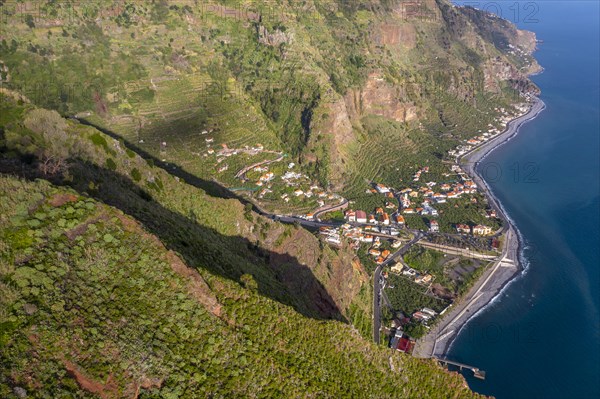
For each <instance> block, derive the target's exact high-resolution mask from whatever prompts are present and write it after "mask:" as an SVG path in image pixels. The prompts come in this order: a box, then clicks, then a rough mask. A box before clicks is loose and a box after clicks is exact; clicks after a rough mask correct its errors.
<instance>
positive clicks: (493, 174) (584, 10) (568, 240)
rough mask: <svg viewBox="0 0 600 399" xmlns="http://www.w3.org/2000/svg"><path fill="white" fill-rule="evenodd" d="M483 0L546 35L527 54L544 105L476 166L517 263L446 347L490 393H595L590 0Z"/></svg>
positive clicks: (598, 378) (597, 33) (597, 284)
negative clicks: (513, 236) (482, 374)
mask: <svg viewBox="0 0 600 399" xmlns="http://www.w3.org/2000/svg"><path fill="white" fill-rule="evenodd" d="M463 3H464V2H463ZM470 3H471V4H473V5H475V4H474V3H476V2H470ZM486 5H487V7H488V10H489V11H493V12H497V10H500V12H502V14H503V16H504V17H506V18H507V19H509V20H512V21H513V22H515V23H517V25H518V26H519V27H520V28H522V29H528V30H532V31H535V32H536V33H537V36H538V39H541V40H543V43H541V44H540V46H539V50H538V52H537V53H536V58H537V59H538V61H539V63H540V64H541V65H542V66H543V67H544V68H545V71H544V73H543V74H540V75H538V76H535V77H534V78H533V80H534V81H535V82H536V83H537V84H538V85H539V86H540V88H541V89H542V95H541V98H542V100H543V101H544V102H545V103H546V106H547V108H546V110H545V111H543V112H542V114H540V116H538V118H536V119H535V120H533V121H531V122H529V123H527V124H526V125H524V126H523V127H522V128H521V130H520V132H519V134H518V135H517V136H516V137H514V138H513V139H511V140H510V141H508V142H507V143H506V144H505V145H503V146H501V147H500V148H498V149H497V150H496V151H494V152H493V153H491V154H490V155H489V156H488V157H487V158H485V159H484V160H483V161H482V163H481V165H480V170H481V171H482V172H483V173H484V177H485V176H487V178H486V180H487V181H488V183H489V185H490V187H491V188H492V190H493V192H494V193H495V194H496V196H497V197H498V198H499V199H500V201H501V202H502V204H503V205H504V207H505V209H506V210H507V212H508V214H509V216H510V217H511V219H513V221H514V222H515V225H516V226H517V228H518V230H519V231H520V232H521V234H522V236H523V238H524V240H525V243H526V247H525V249H524V251H523V254H522V255H523V260H524V262H525V265H526V270H525V272H524V273H523V274H522V275H521V276H519V277H518V278H517V279H515V280H513V282H512V283H511V284H510V285H508V286H507V287H506V288H505V290H504V291H503V293H502V294H501V295H500V296H499V297H497V298H496V300H495V301H494V302H493V303H492V304H490V305H488V307H487V308H485V309H484V310H482V311H481V312H480V313H479V314H478V315H477V316H476V317H474V318H473V319H472V320H471V321H470V322H469V323H468V324H467V325H466V326H465V328H464V329H463V331H462V332H461V334H460V335H459V336H458V337H457V339H456V341H455V342H454V344H453V345H452V347H451V348H450V352H449V354H448V357H449V358H450V359H454V360H458V361H462V362H464V363H467V364H471V365H474V366H476V367H479V368H481V369H483V370H485V371H486V372H487V377H486V380H485V381H480V380H477V379H475V378H473V376H472V374H470V373H469V372H465V373H464V375H465V377H466V378H467V382H468V383H469V385H470V387H471V388H472V389H473V390H475V391H476V392H480V393H483V394H487V395H493V396H495V397H497V398H510V399H513V398H544V399H545V398H598V397H600V366H599V364H600V314H599V308H600V231H599V230H600V212H599V210H600V194H599V191H600V185H599V174H600V161H599V158H600V155H599V154H600V141H599V136H600V123H599V118H600V116H599V98H600V91H599V75H600V64H599V51H600V50H599V49H600V42H599V37H600V30H599V22H598V21H599V15H600V10H599V3H598V1H596V0H594V1H534V2H514V1H510V2H502V1H501V2H494V3H490V2H487V3H486V2H485V1H484V2H480V3H479V6H480V8H481V7H485V6H486ZM511 7H512V8H511ZM516 8H518V9H519V11H520V12H519V13H518V14H517V13H516V12H515V9H516ZM532 13H533V15H531V14H532ZM535 20H537V22H536V21H535ZM498 171H501V176H500V173H498Z"/></svg>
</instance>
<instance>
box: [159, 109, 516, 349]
mask: <svg viewBox="0 0 600 399" xmlns="http://www.w3.org/2000/svg"><path fill="white" fill-rule="evenodd" d="M527 109H528V105H527V104H519V105H517V106H516V111H517V112H520V113H525V112H526V111H527ZM496 111H497V112H498V113H499V115H500V116H499V117H498V119H497V126H494V125H492V124H490V125H489V126H488V127H489V131H488V132H485V133H481V131H480V132H478V133H477V134H476V135H474V136H473V137H470V138H467V139H465V140H463V142H462V143H461V144H459V145H457V146H456V148H455V149H453V150H450V151H448V157H449V159H450V160H453V162H449V164H448V166H447V168H448V169H446V172H444V173H441V174H440V173H437V174H431V173H430V170H431V169H430V166H421V167H418V168H416V169H415V172H414V174H413V175H412V178H411V181H409V182H407V183H404V184H402V185H400V187H399V188H396V187H392V186H389V185H386V184H383V183H380V182H371V184H370V187H369V188H367V189H366V191H365V193H364V194H365V195H367V196H374V197H372V198H376V197H379V198H380V199H377V201H376V203H378V204H380V205H377V206H375V207H374V208H371V209H366V208H364V207H363V208H362V209H360V207H358V208H357V207H355V206H353V205H355V201H353V200H348V199H346V198H344V197H342V196H341V195H339V194H336V193H331V192H328V191H327V190H326V189H324V188H323V187H321V186H320V185H318V184H315V182H314V181H313V180H311V178H310V177H309V176H308V175H307V174H306V173H304V172H303V171H302V169H301V168H300V167H299V166H298V165H296V163H294V162H290V161H286V160H285V158H287V154H284V153H283V152H280V151H273V150H267V149H265V148H264V147H263V146H262V145H261V144H256V145H254V146H244V147H243V148H229V147H228V146H227V145H226V144H220V148H218V149H217V148H215V147H214V139H213V137H212V136H211V133H212V132H210V131H203V132H202V134H203V135H207V137H206V138H205V143H206V152H205V153H203V154H197V155H201V156H202V157H204V158H207V157H214V159H215V162H216V163H215V169H216V172H217V174H221V175H225V174H226V173H229V174H232V176H233V178H234V179H235V180H236V181H238V182H240V183H241V184H243V185H244V186H245V188H242V189H237V188H233V189H232V191H238V190H242V191H245V192H244V194H245V195H246V196H249V198H251V199H252V201H253V202H258V203H261V204H262V205H264V204H268V203H274V204H281V205H278V208H279V207H281V206H282V205H289V207H288V208H284V209H288V212H287V214H288V216H285V215H274V214H272V215H271V217H273V218H274V219H276V220H281V221H287V222H291V221H301V223H302V224H306V226H307V227H312V228H314V229H316V230H317V231H318V235H319V237H321V239H322V240H323V242H324V243H326V244H327V245H329V246H331V247H333V248H343V247H346V248H349V249H351V250H353V251H355V252H356V253H357V256H358V257H359V258H360V259H361V263H363V266H365V268H366V270H367V271H368V272H369V273H370V274H371V273H373V278H374V279H377V277H376V276H378V275H379V276H380V278H381V281H380V285H379V288H378V292H380V294H381V299H382V303H383V304H384V309H383V310H384V311H382V312H381V313H382V314H383V315H384V316H383V322H384V326H385V327H384V329H385V330H386V331H387V335H388V337H389V346H390V347H392V348H394V349H397V350H398V351H402V352H408V353H410V352H411V351H412V349H413V347H414V343H415V339H418V338H419V337H420V336H421V335H422V334H424V333H425V332H426V331H427V330H428V329H430V328H431V327H432V326H433V325H435V323H436V321H437V320H438V319H439V316H440V314H443V313H444V312H445V311H446V309H448V307H449V306H451V304H452V303H453V300H454V298H455V297H456V295H458V294H457V292H458V291H460V290H462V289H463V288H461V287H463V286H464V285H466V284H467V283H468V281H470V280H471V279H472V278H473V276H475V275H476V274H477V273H478V270H481V269H483V267H484V266H485V265H487V264H488V262H489V260H490V259H492V258H493V257H494V255H491V254H492V253H494V251H498V245H496V244H497V243H498V240H497V239H496V237H497V236H498V235H500V234H501V231H502V228H501V226H502V224H501V221H500V220H499V218H498V215H497V213H496V211H495V210H494V209H492V208H491V207H489V206H488V205H487V201H486V200H485V197H484V196H483V195H482V193H481V192H480V190H479V187H478V186H477V184H476V183H475V182H474V181H473V180H472V179H471V177H470V176H469V175H468V174H467V173H466V172H465V171H464V170H463V168H462V167H461V166H460V158H461V157H462V156H463V155H465V154H467V153H468V152H470V151H473V150H474V149H476V148H477V147H478V146H480V145H482V144H484V143H486V142H487V141H489V140H491V139H493V138H494V137H496V136H497V135H498V134H500V132H501V131H502V130H503V128H504V127H505V126H506V124H507V123H508V121H510V120H511V119H513V118H514V115H512V113H510V112H508V111H506V110H505V109H503V108H497V109H496ZM164 145H166V143H164ZM236 155H246V156H247V158H246V159H249V160H251V162H248V161H247V163H246V166H243V164H242V165H240V164H239V163H238V164H235V167H234V168H233V170H231V171H230V169H232V168H231V166H232V164H233V163H232V162H231V161H230V160H232V159H233V158H232V157H234V156H236ZM236 170H237V171H236ZM228 171H229V172H228ZM433 175H436V176H437V178H435V177H432V176H433ZM468 204H471V205H472V206H475V208H473V209H476V212H477V215H479V217H478V218H477V220H478V222H474V221H473V220H474V219H473V218H472V214H471V217H469V216H468V215H467V214H465V215H464V217H463V220H460V215H461V213H460V212H461V211H460V210H461V209H463V208H464V207H465V206H468ZM299 209H305V210H306V211H304V212H298V210H299ZM453 209H456V211H454V214H455V215H454V216H456V214H457V212H458V215H459V221H456V222H454V221H453V222H451V223H450V222H448V220H447V218H448V216H447V215H448V213H449V212H450V210H453ZM283 213H284V214H285V213H286V212H283ZM290 213H291V214H290ZM334 214H335V215H334ZM445 219H446V220H445ZM455 219H456V218H454V220H455ZM482 220H488V221H490V222H489V223H485V222H481V221H482ZM488 239H489V241H486V240H488ZM478 240H479V241H478ZM477 242H480V243H481V242H484V243H488V244H484V245H483V246H482V247H479V249H480V250H481V252H480V253H477V254H476V255H477V256H475V257H474V256H472V255H473V249H471V250H469V248H467V246H471V247H473V246H474V243H477ZM469 251H470V252H469ZM434 253H438V255H432V254H434ZM407 254H410V257H408V258H407V256H408V255H407ZM432 256H433V257H434V258H435V259H437V260H436V263H431V262H430V263H429V264H428V266H426V265H424V263H423V262H422V261H421V260H420V259H421V258H420V257H432ZM409 258H410V259H409ZM475 258H477V259H475ZM378 273H379V274H378ZM377 285H378V284H376V286H377ZM374 312H375V310H374ZM377 312H379V310H378V311H377Z"/></svg>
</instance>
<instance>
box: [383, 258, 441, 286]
mask: <svg viewBox="0 0 600 399" xmlns="http://www.w3.org/2000/svg"><path fill="white" fill-rule="evenodd" d="M390 270H391V271H392V272H394V273H397V274H402V275H403V276H406V277H408V278H411V279H412V280H413V281H414V282H415V283H417V284H422V285H429V284H431V283H432V282H433V275H431V274H429V273H419V272H418V271H416V270H415V269H413V268H412V267H408V266H406V265H404V264H403V263H402V262H401V261H400V262H396V264H395V265H393V266H392V267H391V268H390Z"/></svg>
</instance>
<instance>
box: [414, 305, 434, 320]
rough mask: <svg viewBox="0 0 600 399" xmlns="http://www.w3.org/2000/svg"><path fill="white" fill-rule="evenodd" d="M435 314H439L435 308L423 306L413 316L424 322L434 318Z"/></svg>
mask: <svg viewBox="0 0 600 399" xmlns="http://www.w3.org/2000/svg"><path fill="white" fill-rule="evenodd" d="M435 316H437V312H436V311H435V310H433V309H429V308H423V309H421V310H419V311H416V312H415V313H413V314H412V317H413V318H414V319H417V320H419V321H423V322H428V321H430V320H431V319H433V318H434V317H435Z"/></svg>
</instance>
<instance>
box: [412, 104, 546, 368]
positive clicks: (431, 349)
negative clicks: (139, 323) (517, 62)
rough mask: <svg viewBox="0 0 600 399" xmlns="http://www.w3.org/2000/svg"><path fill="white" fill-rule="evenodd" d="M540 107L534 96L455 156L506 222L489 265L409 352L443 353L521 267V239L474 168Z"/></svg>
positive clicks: (540, 108)
mask: <svg viewBox="0 0 600 399" xmlns="http://www.w3.org/2000/svg"><path fill="white" fill-rule="evenodd" d="M544 109H545V104H544V102H543V101H542V100H540V99H537V98H536V99H535V100H534V102H533V103H532V106H531V109H530V110H529V112H527V113H526V114H524V115H522V116H520V117H518V118H515V119H513V120H512V121H510V122H509V123H508V125H507V128H506V130H505V131H504V132H503V133H502V134H500V135H498V136H497V137H495V138H493V139H492V140H490V141H488V142H486V143H485V144H483V145H481V146H479V147H477V148H475V149H473V150H472V151H471V152H469V153H467V154H465V155H463V156H462V157H461V159H460V160H459V161H460V164H461V166H462V167H463V169H464V170H465V172H466V173H467V174H468V175H469V176H471V177H472V178H473V180H474V181H475V182H476V183H477V185H478V187H480V188H481V189H482V190H484V192H485V194H486V196H487V198H488V202H489V204H490V206H491V207H492V208H493V209H495V210H496V212H497V213H498V215H499V216H500V217H501V218H502V219H503V220H504V222H505V223H506V225H507V230H506V235H505V236H504V237H505V238H504V245H503V250H502V255H501V256H499V257H498V259H497V260H496V261H495V262H494V263H493V265H492V266H491V267H488V269H487V270H486V271H485V272H484V273H483V275H482V276H481V278H479V279H478V280H477V282H476V283H475V285H474V286H473V287H471V289H470V290H469V292H468V293H467V294H466V295H465V296H464V297H463V298H462V299H461V300H460V301H459V302H458V303H456V304H455V305H454V306H453V307H452V308H451V309H450V310H449V311H448V312H447V313H446V314H445V315H444V317H443V319H442V320H441V321H440V322H439V323H438V324H437V325H436V326H435V327H433V328H432V329H431V330H430V331H429V333H428V334H427V335H426V336H425V337H423V338H421V339H420V340H418V341H417V345H416V346H415V350H414V352H413V355H414V356H416V357H423V358H429V357H443V356H445V354H446V352H447V351H448V348H449V347H450V345H451V344H452V342H453V341H454V339H455V338H456V336H457V335H458V333H459V332H460V330H461V328H462V327H463V326H464V325H465V324H466V323H467V322H468V321H469V319H471V318H472V317H473V316H474V315H475V314H476V313H477V312H478V311H480V310H481V309H482V308H483V307H485V306H486V305H487V304H488V303H490V302H491V301H492V300H493V299H494V298H495V297H496V296H497V295H498V294H499V293H500V291H502V289H503V288H504V286H505V285H506V284H508V283H509V282H510V281H511V280H512V279H513V278H514V277H515V276H516V275H517V274H518V273H519V272H520V271H521V265H520V264H519V248H520V245H521V243H520V240H519V235H518V232H517V230H516V228H515V227H514V226H513V225H512V223H511V222H510V219H509V218H508V217H507V215H506V214H505V212H504V209H503V208H502V206H501V205H500V203H499V201H498V199H497V198H496V197H495V196H494V195H493V194H492V192H491V190H490V188H489V186H488V185H487V183H486V182H485V181H484V180H483V178H482V177H481V176H480V175H479V174H478V173H477V172H476V168H477V165H478V163H479V162H480V161H481V160H482V159H483V158H485V156H486V155H487V154H489V153H490V152H491V151H493V150H494V149H495V148H497V147H498V146H499V145H501V144H503V143H504V142H506V141H507V140H509V139H510V138H512V137H513V136H514V135H515V134H517V132H518V131H519V128H520V127H521V126H522V125H523V124H524V123H526V122H528V121H530V120H532V119H534V118H535V117H537V115H539V113H540V112H542V111H543V110H544Z"/></svg>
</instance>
